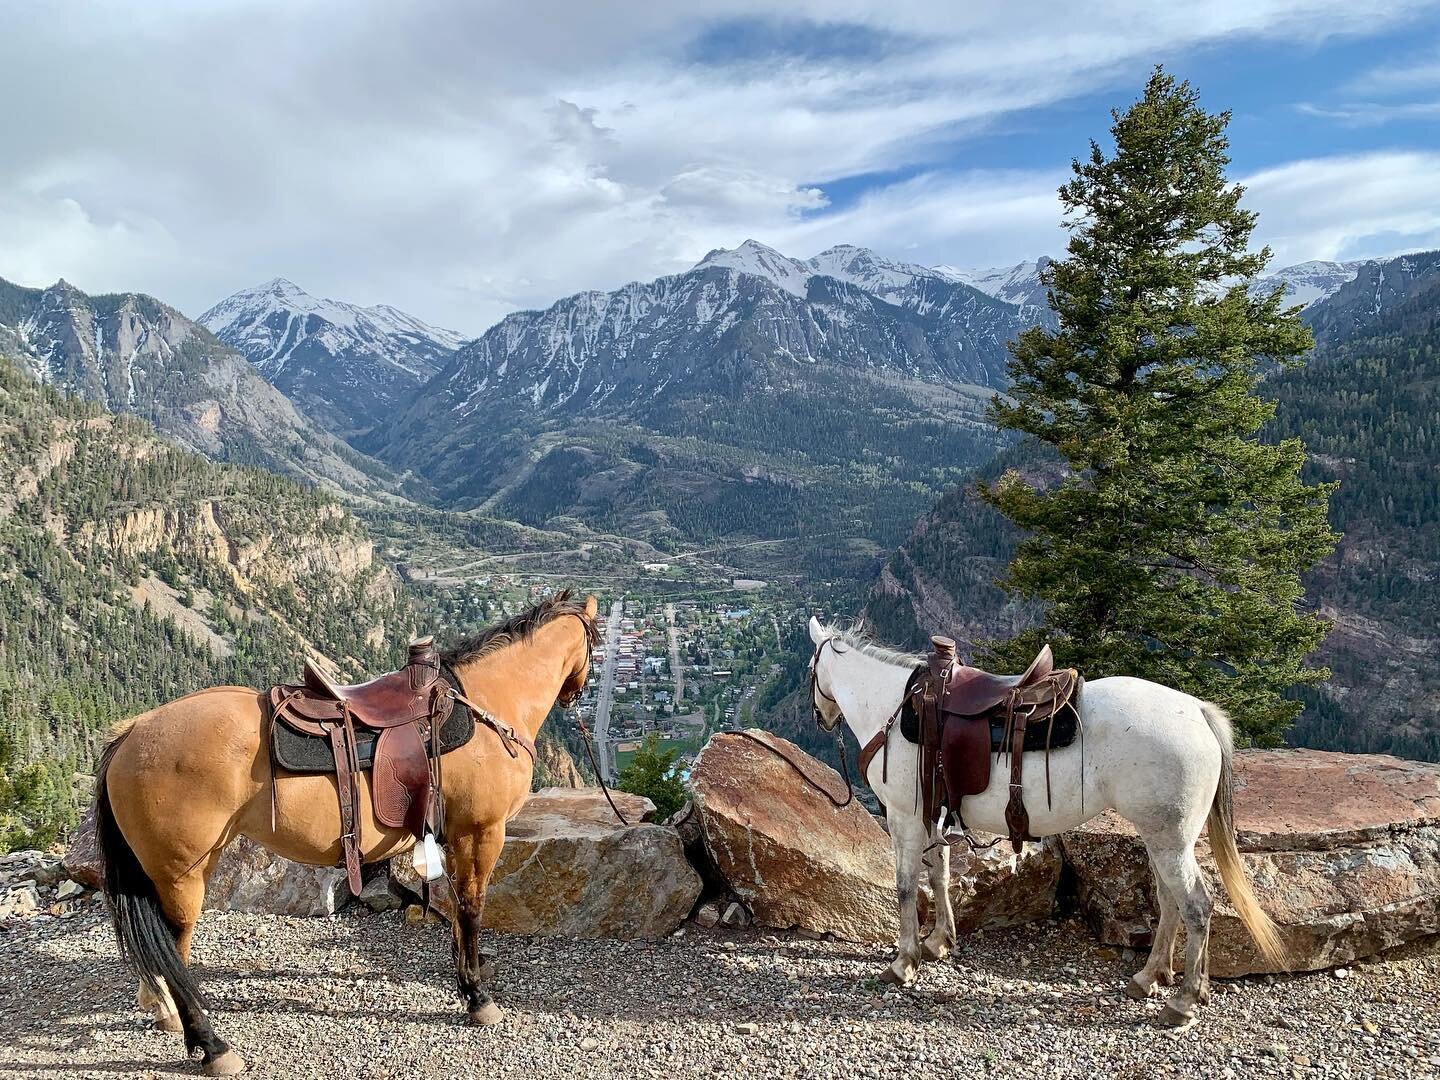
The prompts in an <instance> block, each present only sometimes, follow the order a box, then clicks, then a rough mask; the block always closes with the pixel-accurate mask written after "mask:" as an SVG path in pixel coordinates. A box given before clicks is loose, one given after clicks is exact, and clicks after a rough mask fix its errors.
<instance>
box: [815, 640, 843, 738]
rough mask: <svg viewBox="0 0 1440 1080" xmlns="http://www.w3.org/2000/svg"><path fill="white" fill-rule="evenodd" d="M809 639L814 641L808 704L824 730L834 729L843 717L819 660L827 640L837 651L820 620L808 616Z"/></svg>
mask: <svg viewBox="0 0 1440 1080" xmlns="http://www.w3.org/2000/svg"><path fill="white" fill-rule="evenodd" d="M810 640H811V641H813V642H814V643H815V655H814V657H813V658H812V659H811V664H812V665H813V671H814V675H813V677H812V679H811V686H810V704H811V705H812V706H813V707H814V709H815V717H816V722H817V723H818V724H819V725H820V727H821V728H822V729H823V730H825V731H834V730H835V729H836V728H837V727H839V726H840V721H841V720H843V719H845V716H844V714H843V713H842V712H841V711H840V705H839V703H838V702H837V701H836V700H835V691H834V688H833V687H832V686H831V684H830V680H829V677H828V676H827V675H825V674H824V673H823V672H822V671H821V666H820V665H821V661H822V660H823V659H824V657H823V656H822V653H823V652H824V651H825V650H824V646H825V643H826V642H827V641H829V642H830V650H831V651H838V650H837V649H836V645H835V643H834V640H833V638H832V636H831V634H830V632H829V631H827V630H826V629H825V628H824V627H823V626H821V625H820V620H819V619H817V618H815V616H813V615H812V616H810Z"/></svg>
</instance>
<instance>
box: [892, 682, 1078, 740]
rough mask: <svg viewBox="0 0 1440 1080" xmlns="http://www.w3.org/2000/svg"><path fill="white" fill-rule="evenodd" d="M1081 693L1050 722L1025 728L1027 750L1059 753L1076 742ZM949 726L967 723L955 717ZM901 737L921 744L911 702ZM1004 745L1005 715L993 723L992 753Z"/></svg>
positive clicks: (917, 717) (903, 718) (903, 716)
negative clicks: (1061, 749) (1058, 751)
mask: <svg viewBox="0 0 1440 1080" xmlns="http://www.w3.org/2000/svg"><path fill="white" fill-rule="evenodd" d="M1079 705H1080V690H1079V688H1077V689H1076V691H1075V696H1074V697H1072V698H1071V699H1070V702H1069V704H1067V705H1066V706H1065V707H1064V708H1063V709H1061V710H1060V711H1059V712H1057V713H1056V714H1055V715H1054V716H1052V717H1050V719H1049V720H1048V721H1045V720H1041V721H1040V722H1038V723H1036V722H1034V721H1032V722H1031V723H1030V724H1029V725H1027V726H1026V728H1025V749H1026V750H1027V751H1028V750H1044V749H1045V748H1046V747H1047V746H1048V747H1049V748H1050V749H1051V750H1059V749H1060V748H1062V747H1065V746H1069V745H1070V744H1071V743H1073V742H1074V741H1075V736H1076V735H1077V734H1078V733H1079V730H1080V712H1079ZM946 723H965V721H964V720H960V719H958V718H956V717H953V716H952V717H947V718H946ZM900 734H901V735H903V736H904V737H905V739H906V740H907V741H909V742H912V743H916V744H918V743H919V742H920V715H919V713H917V712H916V711H915V708H914V706H912V705H911V704H910V703H909V702H906V704H905V710H904V712H902V713H901V714H900ZM1008 749H1009V747H1008V746H1006V745H1005V720H1004V717H1003V715H1002V716H1001V717H1000V718H999V719H996V720H992V721H991V723H990V752H991V753H992V754H998V753H1000V752H1001V751H1003V750H1008Z"/></svg>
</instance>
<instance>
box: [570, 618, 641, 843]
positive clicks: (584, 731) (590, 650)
mask: <svg viewBox="0 0 1440 1080" xmlns="http://www.w3.org/2000/svg"><path fill="white" fill-rule="evenodd" d="M571 614H573V615H574V616H575V618H577V619H579V620H580V625H581V626H583V627H585V682H587V683H588V682H589V681H590V668H591V661H592V660H593V659H594V658H595V646H596V645H598V644H600V631H599V630H598V629H597V628H596V626H595V623H594V620H592V619H590V618H589V617H588V616H585V615H581V614H580V613H579V612H572V613H571ZM584 692H585V683H581V684H580V686H579V688H578V689H577V690H576V691H575V693H573V694H571V695H570V698H569V700H568V701H567V700H564V699H561V698H556V699H555V700H556V703H557V704H558V705H559V706H560V707H561V708H562V709H565V710H566V711H567V712H568V711H569V710H570V709H573V708H575V706H576V705H577V704H579V702H580V695H581V694H583V693H584ZM575 726H576V727H577V728H579V729H580V738H581V740H582V741H583V742H584V743H585V756H586V757H588V758H589V759H590V767H591V768H592V769H594V770H595V782H596V783H597V784H599V785H600V791H601V792H602V793H603V794H604V796H605V801H606V802H607V803H609V804H610V812H611V813H613V814H614V815H615V818H616V820H617V821H619V822H620V824H621V825H624V826H626V827H627V828H628V827H629V826H630V822H629V821H628V820H626V817H625V815H624V814H622V813H621V812H620V807H618V806H616V805H615V799H614V797H613V796H612V795H611V794H610V788H609V786H608V785H607V784H606V783H605V771H604V770H603V769H601V768H600V762H598V761H597V760H595V744H594V738H593V737H592V736H591V734H590V729H589V728H588V727H586V726H585V721H584V720H582V719H580V713H579V710H576V712H575Z"/></svg>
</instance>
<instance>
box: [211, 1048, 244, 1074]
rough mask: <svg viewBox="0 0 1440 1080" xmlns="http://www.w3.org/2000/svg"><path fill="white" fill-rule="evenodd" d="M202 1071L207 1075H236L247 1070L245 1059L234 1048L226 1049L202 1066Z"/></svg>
mask: <svg viewBox="0 0 1440 1080" xmlns="http://www.w3.org/2000/svg"><path fill="white" fill-rule="evenodd" d="M200 1071H201V1072H203V1073H204V1074H205V1075H206V1076H234V1075H235V1074H236V1073H241V1072H244V1071H245V1059H244V1058H243V1057H241V1056H240V1055H239V1054H237V1053H236V1052H235V1051H234V1050H226V1051H225V1052H224V1053H223V1054H217V1055H216V1056H215V1057H213V1058H211V1059H210V1060H209V1061H207V1062H205V1064H204V1065H202V1066H200Z"/></svg>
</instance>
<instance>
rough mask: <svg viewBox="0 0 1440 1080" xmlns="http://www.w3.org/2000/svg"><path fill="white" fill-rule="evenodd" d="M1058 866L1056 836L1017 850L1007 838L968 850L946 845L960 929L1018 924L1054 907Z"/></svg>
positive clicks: (1061, 862) (952, 902)
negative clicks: (948, 848) (977, 848)
mask: <svg viewBox="0 0 1440 1080" xmlns="http://www.w3.org/2000/svg"><path fill="white" fill-rule="evenodd" d="M1063 866H1064V860H1063V859H1062V858H1061V852H1060V840H1059V838H1058V837H1053V836H1052V837H1046V838H1045V839H1043V840H1040V841H1038V842H1035V843H1029V844H1026V845H1025V846H1024V847H1023V848H1022V849H1021V851H1020V852H1019V853H1018V854H1017V853H1016V852H1015V850H1014V849H1013V848H1012V847H1011V846H1010V842H1009V841H1008V840H1001V841H1000V842H999V843H998V844H995V845H994V846H993V847H989V848H983V849H980V850H975V851H971V850H969V849H968V848H967V847H966V846H965V845H964V844H956V845H955V846H954V847H952V848H951V849H950V907H951V909H952V910H953V911H954V912H955V929H956V931H957V932H959V933H961V934H968V933H971V932H973V931H975V930H980V929H983V928H988V927H999V926H1020V925H1022V924H1024V923H1028V922H1035V921H1036V920H1037V919H1044V918H1047V917H1048V916H1049V915H1050V913H1051V912H1052V911H1053V910H1054V908H1055V894H1056V892H1057V890H1058V889H1059V887H1060V873H1061V870H1062V868H1063Z"/></svg>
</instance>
